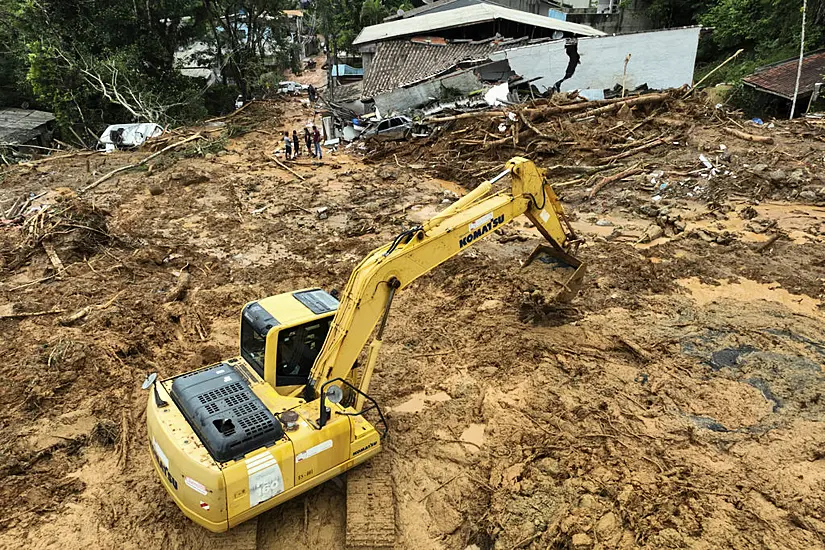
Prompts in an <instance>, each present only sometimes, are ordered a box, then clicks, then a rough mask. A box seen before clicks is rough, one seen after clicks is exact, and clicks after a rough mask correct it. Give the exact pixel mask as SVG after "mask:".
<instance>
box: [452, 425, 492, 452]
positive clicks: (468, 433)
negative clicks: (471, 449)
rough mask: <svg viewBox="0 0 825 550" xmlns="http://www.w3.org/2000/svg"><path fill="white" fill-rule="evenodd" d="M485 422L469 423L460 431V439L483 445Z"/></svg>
mask: <svg viewBox="0 0 825 550" xmlns="http://www.w3.org/2000/svg"><path fill="white" fill-rule="evenodd" d="M486 427H487V425H486V424H470V425H469V426H468V427H467V428H466V429H465V430H464V431H463V432H461V437H460V438H459V439H461V441H466V442H467V443H472V444H473V445H478V446H479V447H481V446H482V445H484V429H485V428H486Z"/></svg>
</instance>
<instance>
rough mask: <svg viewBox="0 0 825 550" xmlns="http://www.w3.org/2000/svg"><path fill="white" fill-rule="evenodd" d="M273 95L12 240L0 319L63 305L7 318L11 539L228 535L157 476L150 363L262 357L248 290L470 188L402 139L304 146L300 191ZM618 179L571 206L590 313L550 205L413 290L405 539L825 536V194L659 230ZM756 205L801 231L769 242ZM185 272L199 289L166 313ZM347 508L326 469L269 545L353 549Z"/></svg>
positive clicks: (267, 285)
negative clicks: (572, 277) (562, 260)
mask: <svg viewBox="0 0 825 550" xmlns="http://www.w3.org/2000/svg"><path fill="white" fill-rule="evenodd" d="M250 110H252V111H254V113H253V114H250V116H251V117H252V116H253V115H254V118H255V120H257V122H256V123H255V130H253V131H251V132H249V133H246V134H244V135H242V136H240V137H234V138H231V139H229V141H228V142H227V143H226V144H225V149H223V150H217V151H214V152H213V151H210V152H204V151H203V150H201V151H200V152H198V151H195V150H192V151H190V152H189V153H187V155H181V156H180V157H179V158H177V159H174V160H166V161H163V162H162V163H161V162H159V163H157V164H156V165H155V166H153V168H152V169H151V171H150V172H145V171H144V172H126V173H124V174H123V175H121V176H119V177H116V178H114V179H112V180H110V181H109V182H106V183H104V184H102V185H101V186H99V187H98V188H96V189H95V190H94V191H93V192H91V193H90V194H89V195H88V196H86V197H84V198H83V199H82V200H76V199H72V198H71V196H72V194H71V192H70V191H64V192H63V195H64V197H67V198H63V199H61V202H59V203H58V202H56V201H57V198H55V197H54V196H53V195H49V197H47V198H48V200H51V201H53V202H52V204H61V205H63V206H65V209H63V210H62V211H63V214H61V215H62V216H64V218H63V222H62V223H63V225H55V226H54V231H52V233H51V235H50V236H49V237H48V238H47V239H45V240H44V241H37V240H34V241H33V240H32V234H24V233H23V232H21V230H20V228H19V226H15V225H10V226H7V227H5V228H4V229H3V233H2V236H3V239H2V258H3V271H2V274H0V293H2V296H3V303H4V304H5V305H4V306H3V307H4V308H6V309H4V310H3V312H5V313H8V315H12V314H18V313H21V312H48V311H52V310H60V311H61V312H62V313H55V314H50V315H43V316H37V317H18V318H12V317H8V316H5V317H0V331H2V336H3V337H2V339H0V351H2V353H3V355H4V356H5V358H6V361H5V363H4V366H3V369H2V372H3V376H4V384H3V387H2V388H0V406H2V408H3V410H4V411H5V414H4V418H3V420H2V428H3V429H2V432H0V450H2V452H0V476H2V479H3V483H2V484H0V495H2V497H3V499H2V502H3V503H4V504H3V505H2V513H0V525H2V528H0V547H2V548H10V549H11V548H21V547H25V548H32V549H39V548H61V550H76V549H77V550H80V549H84V550H85V549H88V548H101V549H109V548H112V549H115V548H117V549H145V548H187V549H194V548H207V547H210V544H209V543H207V542H204V538H203V533H202V532H201V531H200V530H199V528H196V527H195V526H194V525H192V524H191V522H189V521H188V520H186V519H185V518H184V517H183V516H182V515H181V513H180V512H179V511H178V510H177V508H176V507H175V505H174V504H173V503H172V501H171V500H170V499H169V498H168V497H167V496H166V495H165V494H164V492H163V490H162V489H161V487H160V485H159V484H158V483H157V481H156V480H155V477H154V473H153V472H152V469H151V465H150V461H149V455H148V452H147V450H146V442H145V436H146V433H145V428H144V424H143V422H144V418H143V410H144V406H145V399H146V398H147V396H146V395H145V394H144V393H143V392H142V391H141V390H140V382H141V381H142V379H143V377H144V376H145V374H146V373H148V372H151V371H159V372H160V374H161V376H169V375H172V374H175V373H179V372H182V371H185V370H189V369H192V368H196V367H199V366H201V365H206V364H209V363H211V362H214V361H216V360H218V359H219V358H221V357H223V356H229V355H231V354H233V353H235V348H236V346H237V342H236V334H237V326H236V323H237V316H238V312H239V311H240V308H241V307H242V305H243V304H244V303H245V302H246V301H248V300H251V299H254V298H258V297H262V296H267V295H270V294H274V293H278V292H283V291H286V290H290V289H294V288H301V287H306V286H310V285H320V286H323V287H325V288H341V287H343V285H344V284H345V283H346V279H347V276H348V274H349V272H350V270H351V269H352V268H353V266H354V265H355V264H356V263H357V262H358V261H360V259H361V258H362V257H363V255H364V254H366V253H367V252H368V251H369V250H371V249H373V248H375V247H376V246H379V245H381V244H383V243H385V242H387V241H388V240H389V239H390V238H391V237H392V236H393V235H395V234H397V233H398V232H399V231H400V230H401V229H402V228H403V227H408V226H409V225H410V224H411V223H413V222H414V221H417V220H421V219H425V218H426V217H427V216H428V215H430V214H431V213H432V212H435V211H437V210H438V209H440V208H442V207H443V206H444V205H445V204H447V203H449V202H450V200H451V197H454V195H453V194H451V193H452V192H451V191H445V189H444V188H443V187H442V185H441V184H440V183H439V182H438V181H437V180H434V179H432V178H430V177H428V176H425V175H423V174H422V173H421V171H420V170H419V169H416V168H414V167H409V166H407V165H405V164H404V163H403V162H401V163H398V164H396V162H395V161H394V160H393V159H392V157H390V159H389V160H387V161H385V162H384V163H383V164H378V165H367V164H365V163H364V162H363V161H362V160H361V159H360V158H359V157H357V156H354V155H350V154H348V153H347V152H345V151H341V152H338V153H335V154H331V155H328V156H327V158H325V159H324V161H323V162H324V163H323V165H321V166H317V165H312V164H311V163H310V162H309V161H308V159H301V162H299V163H296V164H294V165H292V167H293V168H294V169H295V170H296V171H297V172H298V173H300V174H301V175H302V176H304V178H305V179H304V180H299V179H298V178H295V177H294V176H293V175H292V174H290V173H288V172H286V171H285V170H283V169H282V168H280V167H279V166H278V165H276V164H275V163H274V162H272V161H271V160H269V159H268V155H269V154H270V153H271V152H272V151H273V150H275V149H276V148H277V147H278V146H279V140H278V132H279V131H282V130H283V129H285V128H289V129H291V128H293V127H297V126H298V125H301V124H305V123H306V122H307V121H310V120H312V118H313V115H312V113H311V111H309V110H308V108H307V107H306V106H303V105H302V104H301V102H300V100H299V99H297V98H296V99H290V100H288V101H287V102H286V103H266V104H261V105H259V106H258V107H256V108H255V109H251V108H250ZM787 146H788V147H796V146H797V145H796V144H794V143H790V144H788V145H787ZM143 154H145V153H115V154H113V155H108V156H104V155H100V156H97V157H92V158H91V159H90V160H89V164H88V165H87V164H86V160H85V159H83V158H77V159H67V160H65V161H56V162H54V163H50V164H43V165H40V166H39V167H37V168H35V169H23V168H19V169H16V170H13V171H7V172H4V183H3V191H2V192H0V200H4V201H7V202H8V201H11V200H14V199H15V198H16V197H17V196H19V195H20V194H21V193H22V192H23V191H34V192H40V191H42V190H46V189H55V188H63V187H66V188H69V189H77V188H79V187H81V186H82V185H84V184H86V183H88V182H89V181H90V179H92V178H94V177H96V176H97V175H99V174H100V173H102V172H105V171H108V170H110V169H111V168H113V167H115V166H119V165H121V164H126V163H127V162H129V161H130V159H135V158H139V157H141V156H142V155H143ZM399 164H400V165H399ZM814 177H817V176H816V175H814ZM453 189H455V188H453ZM620 192H621V190H616V194H610V193H606V198H605V199H604V202H599V203H594V204H589V203H587V204H585V203H579V204H577V205H576V206H575V208H574V210H575V211H576V214H577V216H578V221H577V222H576V223H577V227H578V228H579V229H580V230H581V231H582V233H583V234H584V236H585V237H586V240H587V243H586V246H585V247H584V248H583V250H582V256H583V257H584V258H585V259H586V260H587V261H588V265H589V267H588V277H587V284H586V286H585V289H584V291H583V293H582V295H581V296H580V297H579V298H578V299H577V300H576V301H575V302H574V303H573V304H572V305H571V307H567V308H547V307H544V306H543V305H542V304H541V303H537V302H536V301H535V295H534V294H532V293H531V292H530V291H531V290H533V289H532V288H531V287H530V280H529V279H528V278H526V275H525V274H524V272H522V271H521V269H520V268H521V266H520V262H521V261H522V260H523V259H524V258H525V257H526V255H527V254H528V253H529V251H530V250H531V248H532V246H533V245H534V244H535V242H536V237H535V235H534V233H533V232H532V230H530V228H529V227H527V226H526V225H525V224H527V223H528V222H527V221H526V220H525V221H524V224H517V225H516V226H514V227H509V228H507V230H506V232H505V233H503V234H502V235H498V236H494V237H493V238H492V239H491V240H488V241H485V242H483V243H482V244H480V245H479V246H478V247H475V248H473V249H471V250H469V251H467V252H465V253H463V254H462V255H461V256H459V257H457V258H456V259H454V260H452V261H450V262H448V263H447V264H445V265H444V266H442V267H440V268H439V269H437V270H436V271H434V272H433V273H432V274H431V275H429V276H426V277H423V278H422V279H421V280H420V281H419V282H417V283H415V284H414V285H413V286H412V287H411V288H410V289H409V290H407V291H405V292H404V293H403V294H401V295H400V296H399V297H398V298H397V301H396V304H394V306H393V312H392V314H391V315H390V323H389V326H388V329H387V333H386V336H385V344H384V350H383V351H382V354H383V355H382V358H381V360H380V366H379V368H378V371H377V372H376V375H375V379H374V381H373V384H372V391H373V393H374V396H375V397H376V398H377V399H378V400H379V402H381V403H382V404H383V405H384V406H386V407H388V408H389V409H390V412H389V419H390V422H391V426H392V430H391V436H390V439H389V440H388V443H387V451H386V452H387V454H388V455H389V457H390V461H391V464H392V468H393V478H394V481H395V486H396V487H395V488H396V495H397V497H398V505H399V509H398V526H397V527H398V534H399V544H398V548H409V549H413V548H415V549H453V548H458V549H464V548H468V547H469V548H473V545H475V546H476V547H477V548H480V549H492V548H495V549H497V550H498V549H508V550H509V549H511V548H532V549H539V548H591V547H594V548H657V549H659V548H707V549H711V548H713V549H717V548H757V547H767V548H794V549H796V548H798V549H808V548H820V547H825V543H823V540H825V539H824V538H823V537H825V500H824V499H823V496H822V495H823V483H825V460H823V457H825V453H823V451H822V449H823V448H825V446H823V444H825V433H824V432H823V430H822V422H823V419H825V401H823V397H822V394H823V390H825V383H823V373H822V368H821V365H822V363H823V354H825V330H824V329H823V328H822V327H823V326H825V325H823V314H822V309H821V299H822V292H823V288H822V282H823V280H825V251H823V248H822V243H821V239H822V236H821V233H820V228H822V227H823V225H822V224H823V222H825V214H823V210H822V208H821V207H812V206H802V205H800V204H794V203H788V202H769V203H760V204H754V205H749V204H747V203H743V202H736V200H734V199H729V200H727V201H725V202H724V203H723V204H725V205H727V206H728V209H725V210H724V213H720V212H721V211H720V208H719V205H718V204H715V205H714V204H708V203H706V202H699V201H693V202H688V201H683V202H679V203H674V204H673V205H672V208H675V209H677V210H679V211H680V212H681V213H682V215H683V218H684V219H686V220H687V223H691V224H695V225H696V226H697V227H698V228H702V227H709V228H710V229H709V231H710V230H712V231H713V232H714V234H716V233H718V232H721V231H722V229H721V228H720V227H719V226H720V225H721V227H722V228H724V230H725V231H728V232H729V233H730V234H732V235H733V236H734V237H735V238H733V239H731V240H730V241H729V242H727V243H726V244H720V243H719V242H715V241H714V242H710V240H709V239H705V238H701V236H698V237H697V238H675V236H673V235H670V236H667V235H663V236H661V237H658V238H657V240H655V241H654V242H653V243H647V244H643V243H640V242H638V241H639V240H640V237H641V236H642V235H643V234H644V233H645V232H646V231H647V230H648V228H649V226H650V223H651V219H650V217H649V216H645V215H643V214H640V213H639V212H638V211H637V210H635V209H632V208H625V207H624V206H622V202H621V200H622V199H617V198H616V197H617V196H618V194H619V193H620ZM445 201H446V203H445ZM747 206H752V207H754V208H755V210H756V214H757V217H755V218H753V219H752V220H756V221H761V222H765V223H764V224H763V225H765V224H767V225H771V224H772V223H775V224H778V225H779V226H781V227H783V228H784V229H786V234H787V238H782V239H780V240H778V241H776V242H775V243H773V245H772V246H771V247H769V248H768V249H765V250H760V247H761V246H762V245H763V244H764V243H765V242H766V241H767V237H763V235H764V232H763V233H759V232H755V231H753V229H757V230H758V229H759V227H757V226H755V225H753V223H752V220H743V218H741V217H740V216H739V213H740V212H741V211H743V210H744V209H745V208H746V207H747ZM319 208H326V209H327V210H325V214H326V217H323V216H321V217H319V216H318V215H317V212H318V209H319ZM748 215H750V214H748ZM601 219H606V220H608V221H609V222H610V223H612V224H613V225H604V224H599V223H597V222H599V220H601ZM66 220H69V221H66ZM748 223H750V225H748ZM66 224H72V225H66ZM76 226H84V227H87V228H89V227H90V228H91V230H88V229H78V228H77V227H76ZM72 228H74V230H73V231H72V230H71V229H72ZM614 230H617V231H618V232H619V233H620V234H621V235H619V237H618V238H617V235H616V234H615V232H614ZM38 231H39V230H38ZM64 232H65V233H64ZM697 235H698V233H697ZM38 236H42V234H41V233H34V237H38ZM513 236H517V237H519V238H516V239H513V238H512V237H513ZM714 238H715V237H714ZM525 239H526V240H525ZM43 242H51V243H52V244H53V246H54V249H55V251H56V253H57V255H58V256H59V259H60V261H61V262H62V263H63V265H64V266H65V270H63V271H61V272H59V273H58V272H55V268H54V266H53V264H52V262H51V261H50V259H49V256H48V255H47V254H46V252H45V249H44V246H43ZM182 270H186V271H188V272H189V273H190V275H191V278H192V285H191V288H190V289H189V291H188V292H187V294H186V296H185V298H184V299H183V301H176V302H172V303H164V297H165V296H166V293H167V292H168V291H169V289H170V288H172V287H173V286H174V285H175V283H176V282H177V281H178V278H179V276H180V273H181V271H182ZM87 307H88V308H89V310H88V311H87V312H86V314H85V315H83V316H81V317H79V318H78V319H77V320H75V321H69V322H67V321H66V319H65V316H66V315H68V314H70V313H73V312H77V311H79V310H81V309H83V308H87ZM61 317H63V318H62V320H63V323H64V324H60V323H58V322H57V321H58V318H61ZM344 518H345V495H344V491H343V485H342V483H340V481H333V482H329V483H327V484H325V485H323V486H322V487H319V488H317V489H315V490H313V491H310V492H309V493H308V494H307V495H305V496H302V497H300V498H297V499H295V500H293V501H291V502H289V503H287V504H285V505H283V506H281V507H279V508H277V509H275V510H272V511H271V512H268V513H267V514H264V515H263V516H262V517H261V518H260V521H259V523H258V548H259V549H260V550H269V549H272V550H274V549H276V548H285V547H289V548H296V549H314V548H318V547H326V548H341V547H342V546H343V537H344V530H345V525H344Z"/></svg>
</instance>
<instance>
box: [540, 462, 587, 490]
mask: <svg viewBox="0 0 825 550" xmlns="http://www.w3.org/2000/svg"><path fill="white" fill-rule="evenodd" d="M536 468H538V469H539V471H540V472H541V473H543V474H545V475H548V476H553V475H557V474H560V473H561V468H560V467H559V461H558V460H556V459H555V458H551V457H549V456H548V457H545V458H542V459H541V460H539V461H537V462H536ZM588 496H589V495H588Z"/></svg>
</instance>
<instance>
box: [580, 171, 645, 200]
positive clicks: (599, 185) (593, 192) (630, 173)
mask: <svg viewBox="0 0 825 550" xmlns="http://www.w3.org/2000/svg"><path fill="white" fill-rule="evenodd" d="M640 166H641V165H639V164H637V165H636V166H634V167H633V168H628V169H627V170H622V171H621V172H619V173H618V174H613V175H612V176H607V177H605V178H602V181H600V182H599V183H597V184H596V185H594V186H593V189H592V190H591V191H590V198H591V199H592V198H593V197H595V196H596V193H598V192H599V191H601V190H602V189H604V188H605V186H607V185H609V184H611V183H613V182H615V181H619V180H622V179H624V178H627V177H629V176H635V175H636V174H639V173H640V172H641V171H642V169H641V168H640Z"/></svg>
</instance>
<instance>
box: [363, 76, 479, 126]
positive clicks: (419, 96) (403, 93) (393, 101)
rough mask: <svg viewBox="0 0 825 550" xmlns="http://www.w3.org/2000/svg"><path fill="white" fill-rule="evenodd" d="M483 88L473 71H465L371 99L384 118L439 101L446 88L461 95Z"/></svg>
mask: <svg viewBox="0 0 825 550" xmlns="http://www.w3.org/2000/svg"><path fill="white" fill-rule="evenodd" d="M483 87H484V85H483V84H482V83H481V81H480V80H479V79H478V78H477V77H476V76H475V74H473V71H472V70H466V71H461V72H458V73H453V74H451V75H448V76H445V77H443V78H439V79H437V80H428V81H426V82H422V83H421V84H416V85H415V86H410V87H408V88H396V89H395V90H392V91H390V92H387V93H385V94H381V95H377V96H375V97H374V98H373V99H374V101H375V106H376V107H377V108H378V110H379V112H380V113H381V116H382V117H386V116H389V115H390V114H391V113H392V112H396V111H397V112H399V113H400V112H404V111H407V110H409V109H416V108H418V107H421V106H422V105H426V104H427V103H430V102H431V101H433V99H440V98H441V97H442V95H443V94H444V92H445V89H446V88H452V89H457V90H459V91H460V92H461V93H462V94H467V93H470V92H472V91H474V90H479V89H481V88H483Z"/></svg>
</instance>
